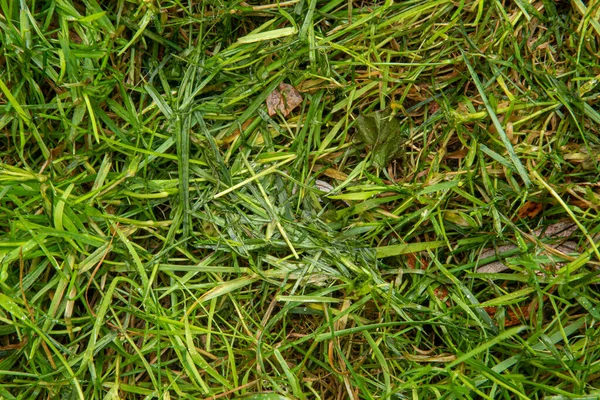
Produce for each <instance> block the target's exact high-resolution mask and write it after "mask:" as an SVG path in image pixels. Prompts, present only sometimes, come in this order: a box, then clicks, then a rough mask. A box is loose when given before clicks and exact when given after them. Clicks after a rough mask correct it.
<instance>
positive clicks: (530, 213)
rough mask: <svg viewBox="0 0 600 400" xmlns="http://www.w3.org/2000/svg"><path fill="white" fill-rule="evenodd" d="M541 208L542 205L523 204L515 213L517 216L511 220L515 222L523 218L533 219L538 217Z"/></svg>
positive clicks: (530, 202) (528, 202) (527, 202)
mask: <svg viewBox="0 0 600 400" xmlns="http://www.w3.org/2000/svg"><path fill="white" fill-rule="evenodd" d="M543 208H544V205H543V204H542V203H534V202H533V201H526V202H525V204H523V206H522V207H521V208H519V211H517V216H516V218H514V219H513V220H514V221H517V220H519V219H523V218H535V216H536V215H538V214H539V213H540V211H542V209H543Z"/></svg>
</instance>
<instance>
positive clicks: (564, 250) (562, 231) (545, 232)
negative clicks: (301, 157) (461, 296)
mask: <svg viewBox="0 0 600 400" xmlns="http://www.w3.org/2000/svg"><path fill="white" fill-rule="evenodd" d="M576 230H577V225H575V224H574V223H573V222H571V221H569V220H565V221H560V222H557V223H555V224H552V225H549V226H547V227H545V228H540V229H536V230H535V231H533V236H535V237H537V238H539V239H541V238H549V239H555V240H556V239H566V238H568V237H570V236H571V235H572V234H573V233H574V232H575V231H576ZM545 247H546V254H555V255H558V256H562V257H565V254H569V253H576V252H577V244H576V243H574V242H570V241H565V242H563V243H556V244H548V245H545ZM514 249H517V246H515V245H512V244H509V245H505V246H499V247H498V248H488V249H485V250H483V251H482V252H481V254H480V255H479V258H480V259H484V258H487V257H491V256H493V255H494V254H502V253H505V252H508V251H510V250H514ZM559 265H560V264H559ZM508 269H509V268H508V266H507V265H506V264H504V263H503V262H502V261H494V262H491V263H488V264H485V265H480V266H479V268H477V272H479V273H487V274H495V273H498V272H502V271H506V270H508Z"/></svg>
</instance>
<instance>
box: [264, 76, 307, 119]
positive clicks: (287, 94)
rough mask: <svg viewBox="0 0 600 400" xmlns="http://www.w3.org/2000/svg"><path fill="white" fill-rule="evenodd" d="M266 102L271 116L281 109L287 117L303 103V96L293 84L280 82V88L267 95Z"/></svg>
mask: <svg viewBox="0 0 600 400" xmlns="http://www.w3.org/2000/svg"><path fill="white" fill-rule="evenodd" d="M266 102H267V111H268V113H269V115H270V116H273V115H275V114H277V110H279V111H280V112H281V114H283V116H284V117H286V116H287V115H288V114H289V113H290V112H292V110H293V109H294V108H296V107H298V105H299V104H301V103H302V96H301V95H300V93H299V92H298V91H297V90H296V89H294V87H293V86H292V85H288V84H287V83H280V84H279V89H275V90H273V91H272V92H271V93H270V94H269V96H268V97H267V101H266Z"/></svg>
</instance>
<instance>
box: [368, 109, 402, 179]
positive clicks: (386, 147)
mask: <svg viewBox="0 0 600 400" xmlns="http://www.w3.org/2000/svg"><path fill="white" fill-rule="evenodd" d="M356 125H357V128H358V136H359V138H360V140H361V141H362V142H363V143H365V144H366V145H368V146H369V147H370V148H371V149H370V150H371V154H372V160H373V165H374V166H375V167H377V168H385V167H387V166H388V164H389V163H390V162H391V161H392V160H394V159H396V158H399V157H400V156H402V154H403V153H404V142H405V141H406V140H407V139H408V135H407V134H406V132H405V130H404V129H402V127H401V126H400V123H399V122H398V120H397V119H396V118H394V117H393V116H392V115H391V113H390V112H389V111H377V112H375V113H373V114H371V115H367V116H365V115H360V116H359V117H358V118H357V119H356Z"/></svg>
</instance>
